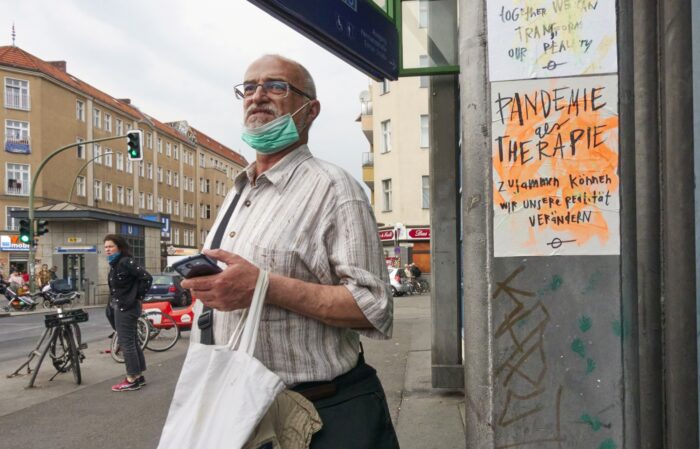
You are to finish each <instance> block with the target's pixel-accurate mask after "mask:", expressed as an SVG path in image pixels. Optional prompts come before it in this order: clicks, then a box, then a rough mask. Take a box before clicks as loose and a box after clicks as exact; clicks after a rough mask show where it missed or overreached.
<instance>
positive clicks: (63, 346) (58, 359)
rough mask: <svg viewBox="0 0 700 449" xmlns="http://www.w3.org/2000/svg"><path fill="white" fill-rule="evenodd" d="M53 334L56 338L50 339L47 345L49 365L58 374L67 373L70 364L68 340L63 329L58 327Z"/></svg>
mask: <svg viewBox="0 0 700 449" xmlns="http://www.w3.org/2000/svg"><path fill="white" fill-rule="evenodd" d="M54 332H56V334H57V335H56V338H52V339H51V342H50V343H49V357H51V364H52V365H53V367H54V368H55V369H56V371H58V372H59V373H67V372H68V370H69V369H70V363H71V358H70V353H69V346H68V340H67V338H66V335H65V332H64V328H63V327H59V328H58V329H56V330H55V331H54Z"/></svg>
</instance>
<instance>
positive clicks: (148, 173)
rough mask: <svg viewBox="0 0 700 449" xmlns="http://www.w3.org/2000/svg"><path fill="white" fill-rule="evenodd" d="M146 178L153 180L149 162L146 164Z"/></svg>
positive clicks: (151, 167)
mask: <svg viewBox="0 0 700 449" xmlns="http://www.w3.org/2000/svg"><path fill="white" fill-rule="evenodd" d="M146 177H147V178H148V179H153V164H152V163H150V162H149V163H147V164H146Z"/></svg>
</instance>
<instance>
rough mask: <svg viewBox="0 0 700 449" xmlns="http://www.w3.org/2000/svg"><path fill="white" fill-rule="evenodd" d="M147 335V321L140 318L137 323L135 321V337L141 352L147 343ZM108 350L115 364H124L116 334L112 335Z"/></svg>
mask: <svg viewBox="0 0 700 449" xmlns="http://www.w3.org/2000/svg"><path fill="white" fill-rule="evenodd" d="M148 333H149V332H148V321H146V319H145V318H143V316H141V317H139V319H138V321H136V335H137V337H138V339H139V346H141V350H142V351H143V349H144V348H145V347H146V344H147V343H148ZM109 349H110V351H109V355H111V356H112V359H113V360H114V361H115V362H117V363H124V353H123V352H122V348H121V346H119V336H118V334H117V333H116V332H114V334H112V341H111V343H110V345H109Z"/></svg>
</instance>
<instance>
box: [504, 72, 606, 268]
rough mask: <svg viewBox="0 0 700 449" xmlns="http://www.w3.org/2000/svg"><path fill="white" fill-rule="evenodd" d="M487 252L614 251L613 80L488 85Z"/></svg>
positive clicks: (513, 253) (591, 253)
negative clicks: (490, 242) (490, 221)
mask: <svg viewBox="0 0 700 449" xmlns="http://www.w3.org/2000/svg"><path fill="white" fill-rule="evenodd" d="M491 97H492V98H491V99H492V103H491V109H492V114H493V115H492V119H493V125H492V138H493V141H492V142H493V147H492V158H493V202H494V204H493V210H494V255H495V256H496V257H508V256H551V255H604V254H620V198H619V186H620V179H619V176H618V166H619V160H618V159H619V158H618V153H619V152H618V145H619V141H618V135H619V133H618V129H619V126H618V121H619V118H618V111H617V103H618V91H617V76H616V75H608V76H599V77H576V78H556V79H555V78H553V79H549V80H536V81H532V80H528V81H511V82H500V83H492V84H491Z"/></svg>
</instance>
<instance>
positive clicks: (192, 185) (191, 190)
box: [190, 178, 194, 218]
mask: <svg viewBox="0 0 700 449" xmlns="http://www.w3.org/2000/svg"><path fill="white" fill-rule="evenodd" d="M190 192H192V193H194V178H190ZM193 210H194V209H193ZM192 218H194V212H192Z"/></svg>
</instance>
